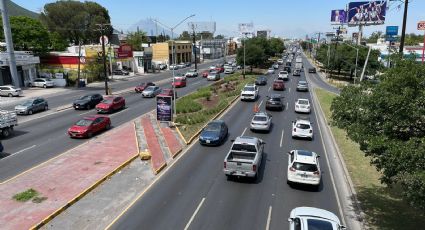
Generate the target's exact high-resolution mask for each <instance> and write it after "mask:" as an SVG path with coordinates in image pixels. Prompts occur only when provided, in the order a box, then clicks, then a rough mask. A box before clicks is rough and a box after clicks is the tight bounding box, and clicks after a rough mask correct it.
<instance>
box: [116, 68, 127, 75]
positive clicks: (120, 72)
mask: <svg viewBox="0 0 425 230" xmlns="http://www.w3.org/2000/svg"><path fill="white" fill-rule="evenodd" d="M112 74H114V75H130V72H128V71H127V70H124V69H116V70H114V71H112Z"/></svg>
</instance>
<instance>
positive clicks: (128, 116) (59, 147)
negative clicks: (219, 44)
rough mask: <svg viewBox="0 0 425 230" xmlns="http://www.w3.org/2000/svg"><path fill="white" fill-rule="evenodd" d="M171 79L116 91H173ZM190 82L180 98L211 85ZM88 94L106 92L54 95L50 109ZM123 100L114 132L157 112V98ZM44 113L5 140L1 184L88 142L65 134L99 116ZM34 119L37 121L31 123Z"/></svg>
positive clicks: (168, 75)
mask: <svg viewBox="0 0 425 230" xmlns="http://www.w3.org/2000/svg"><path fill="white" fill-rule="evenodd" d="M218 62H222V60H215V61H213V62H210V63H204V64H200V65H198V69H200V70H202V69H206V68H208V66H210V65H215V64H216V63H218ZM190 68H192V67H190ZM188 69H189V68H186V69H183V70H181V71H182V72H185V71H186V70H188ZM177 72H179V71H177ZM200 72H201V71H200ZM222 75H223V74H222ZM171 76H172V75H171V71H167V72H164V73H160V74H158V75H153V76H147V77H136V78H133V79H132V80H129V81H120V82H116V83H115V84H114V85H113V87H114V88H115V91H118V90H123V89H127V88H129V87H134V86H136V85H137V84H138V83H139V82H141V81H143V82H145V81H153V82H157V81H162V83H161V84H159V86H160V87H162V88H171ZM165 79H168V80H165ZM187 81H188V84H187V87H184V88H179V89H177V90H176V91H177V95H178V96H183V95H185V94H188V93H190V92H192V91H195V90H196V89H197V88H199V87H200V86H204V85H208V84H211V83H212V82H208V81H207V80H206V79H205V78H202V76H199V77H197V78H188V80H187ZM89 92H96V93H101V94H103V89H99V88H96V89H90V88H88V89H86V90H75V91H73V90H72V91H71V92H69V93H67V94H66V96H63V95H62V96H55V95H52V96H49V97H46V98H47V100H48V101H49V105H50V108H53V107H57V106H62V105H66V104H71V103H72V101H74V100H75V99H77V98H79V97H81V96H82V95H84V94H87V93H89ZM122 96H124V98H125V99H126V108H125V109H124V110H121V111H117V112H115V113H113V114H110V115H109V116H110V117H111V120H112V128H113V127H118V126H119V125H121V124H123V123H125V122H128V121H130V120H132V119H135V118H137V117H139V116H141V115H142V114H145V113H147V112H149V111H151V110H153V109H155V105H156V100H155V98H142V96H141V94H137V93H135V92H134V91H131V92H130V91H129V92H126V93H123V94H122ZM52 110H53V109H52ZM43 113H45V112H41V113H38V114H34V115H31V116H24V117H25V119H26V120H27V121H25V122H24V123H20V124H19V125H18V126H17V127H16V128H15V132H14V135H11V136H10V137H9V138H5V139H3V140H2V143H3V145H4V147H5V150H4V153H1V158H2V159H0V181H5V180H7V179H9V178H11V177H13V176H15V175H17V174H19V173H21V172H23V171H25V170H27V169H29V168H31V167H33V166H36V165H38V164H40V163H42V162H45V161H46V160H49V159H50V158H53V157H55V156H57V155H59V154H61V153H63V152H65V151H67V150H69V149H71V148H74V147H77V146H78V145H80V144H82V143H84V142H86V141H87V140H86V139H80V140H78V139H71V138H69V137H68V135H67V134H66V132H67V130H68V128H69V127H70V126H71V125H72V124H73V123H75V122H76V121H78V120H79V119H80V118H83V117H84V116H87V115H91V114H96V111H95V110H78V111H75V110H74V109H68V110H65V111H60V112H54V113H52V112H47V113H45V114H43ZM32 116H33V117H34V119H32ZM18 119H19V118H18Z"/></svg>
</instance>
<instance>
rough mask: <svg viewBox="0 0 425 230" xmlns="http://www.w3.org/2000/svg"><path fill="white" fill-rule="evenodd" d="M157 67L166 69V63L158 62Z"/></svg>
mask: <svg viewBox="0 0 425 230" xmlns="http://www.w3.org/2000/svg"><path fill="white" fill-rule="evenodd" d="M158 68H159V69H160V70H164V69H167V65H166V64H162V63H161V64H159V65H158Z"/></svg>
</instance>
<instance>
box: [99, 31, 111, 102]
mask: <svg viewBox="0 0 425 230" xmlns="http://www.w3.org/2000/svg"><path fill="white" fill-rule="evenodd" d="M97 25H98V26H99V27H100V28H99V29H100V34H101V35H100V36H101V42H102V60H103V75H104V77H105V94H106V95H109V90H108V74H107V73H106V70H107V69H106V55H105V36H106V35H105V29H106V26H108V25H107V24H103V23H102V24H97Z"/></svg>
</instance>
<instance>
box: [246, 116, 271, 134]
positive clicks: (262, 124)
mask: <svg viewBox="0 0 425 230" xmlns="http://www.w3.org/2000/svg"><path fill="white" fill-rule="evenodd" d="M271 124H272V116H271V115H269V114H268V113H265V112H259V113H256V114H255V115H254V117H253V118H252V120H251V125H250V129H251V130H253V131H254V130H255V131H267V132H269V131H270V128H271Z"/></svg>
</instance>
